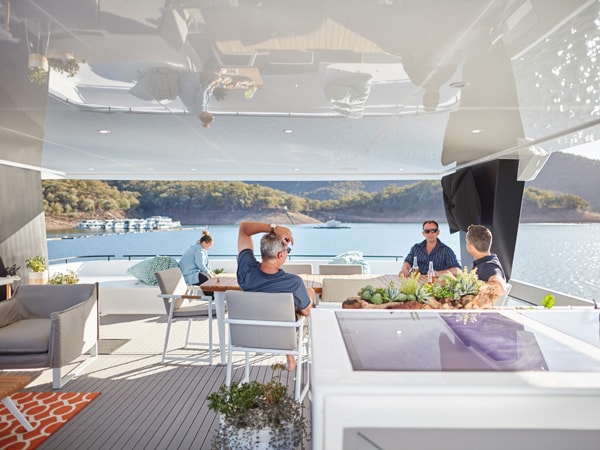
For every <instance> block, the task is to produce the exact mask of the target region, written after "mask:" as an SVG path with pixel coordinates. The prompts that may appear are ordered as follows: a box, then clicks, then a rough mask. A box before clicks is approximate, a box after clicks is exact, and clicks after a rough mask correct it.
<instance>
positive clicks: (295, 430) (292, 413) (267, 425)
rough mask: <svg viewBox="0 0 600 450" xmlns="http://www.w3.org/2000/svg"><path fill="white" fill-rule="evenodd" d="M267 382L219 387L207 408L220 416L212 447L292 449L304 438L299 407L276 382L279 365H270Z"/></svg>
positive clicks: (284, 387)
mask: <svg viewBox="0 0 600 450" xmlns="http://www.w3.org/2000/svg"><path fill="white" fill-rule="evenodd" d="M271 369H272V370H273V371H274V375H273V377H272V379H271V381H269V382H268V383H260V382H258V381H251V382H249V383H235V382H233V383H231V384H230V385H229V386H225V385H223V386H221V387H220V388H219V390H218V391H216V392H213V393H211V394H210V395H209V396H208V407H209V409H211V410H212V411H214V412H216V413H217V414H220V415H221V423H220V425H219V429H218V430H217V432H216V433H215V435H214V436H213V441H212V448H213V449H220V448H227V449H229V448H236V449H286V450H287V449H292V448H296V447H298V446H299V445H300V444H302V443H303V442H304V440H305V439H307V438H308V432H307V424H306V420H305V418H304V416H303V415H302V405H301V404H300V403H298V402H297V401H295V400H294V398H293V397H292V396H290V395H289V394H288V391H287V386H285V385H283V384H282V383H281V381H280V379H281V371H282V370H284V369H285V368H284V366H283V364H281V363H279V364H273V365H272V366H271Z"/></svg>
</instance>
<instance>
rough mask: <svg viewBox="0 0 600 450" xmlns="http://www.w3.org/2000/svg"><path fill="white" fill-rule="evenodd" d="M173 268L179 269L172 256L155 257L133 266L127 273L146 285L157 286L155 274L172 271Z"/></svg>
mask: <svg viewBox="0 0 600 450" xmlns="http://www.w3.org/2000/svg"><path fill="white" fill-rule="evenodd" d="M173 267H178V264H177V260H176V259H175V258H171V257H170V256H155V257H154V258H150V259H145V260H143V261H141V262H139V263H137V264H136V265H135V266H131V267H130V268H129V269H127V273H128V274H129V275H133V276H134V277H136V278H137V279H138V280H140V281H142V282H144V283H146V284H150V285H152V286H157V285H158V282H157V281H156V277H155V276H154V273H155V272H160V271H161V270H167V269H172V268H173Z"/></svg>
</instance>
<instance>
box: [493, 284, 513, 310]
mask: <svg viewBox="0 0 600 450" xmlns="http://www.w3.org/2000/svg"><path fill="white" fill-rule="evenodd" d="M511 289H512V284H510V283H506V292H505V293H504V294H503V295H501V296H500V297H498V298H497V299H496V301H495V302H494V306H506V304H507V303H508V295H509V294H510V290H511Z"/></svg>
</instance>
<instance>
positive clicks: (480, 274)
mask: <svg viewBox="0 0 600 450" xmlns="http://www.w3.org/2000/svg"><path fill="white" fill-rule="evenodd" d="M465 242H466V248H467V251H468V252H469V254H470V255H471V256H472V257H473V269H477V278H479V279H480V280H482V281H485V282H486V283H488V284H491V285H494V286H498V288H499V289H498V293H499V294H500V295H503V294H504V293H506V275H505V274H504V269H503V268H502V265H501V264H500V260H499V259H498V256H496V255H495V254H494V253H490V249H491V248H492V232H491V231H490V230H488V229H487V228H486V227H484V226H483V225H469V227H468V228H467V235H466V237H465Z"/></svg>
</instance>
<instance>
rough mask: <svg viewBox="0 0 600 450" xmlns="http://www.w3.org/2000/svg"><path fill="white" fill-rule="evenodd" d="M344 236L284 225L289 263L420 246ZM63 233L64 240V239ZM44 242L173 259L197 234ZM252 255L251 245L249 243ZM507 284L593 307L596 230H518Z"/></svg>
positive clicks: (55, 248)
mask: <svg viewBox="0 0 600 450" xmlns="http://www.w3.org/2000/svg"><path fill="white" fill-rule="evenodd" d="M349 225H350V226H351V228H343V229H316V228H314V226H313V225H292V226H290V228H291V229H292V231H293V233H294V239H295V245H294V249H293V251H292V253H291V257H292V260H293V257H294V255H311V256H317V255H336V254H339V253H343V252H345V251H349V250H360V251H362V252H363V254H364V255H365V256H374V255H381V256H398V257H402V256H403V255H405V254H406V253H407V252H408V250H409V249H410V247H411V246H412V245H413V244H414V243H415V242H417V241H419V240H422V237H421V236H422V235H421V233H420V230H421V224H406V223H402V224H399V223H386V224H371V223H359V224H349ZM440 228H441V230H442V232H441V233H440V239H441V240H442V241H443V242H444V243H446V244H447V245H449V246H450V247H451V248H452V249H454V251H455V252H456V254H457V256H459V258H460V245H459V233H454V234H449V232H448V226H447V224H441V225H440ZM237 230H238V227H237V226H236V225H214V226H211V227H210V232H211V234H212V236H213V238H214V240H215V244H214V246H213V247H212V249H211V251H210V255H211V256H212V257H214V258H217V257H218V256H219V255H235V254H236V252H237ZM67 233H68V234H67ZM65 235H67V236H69V237H74V239H60V238H58V239H56V237H57V236H56V235H54V236H53V235H50V234H49V235H48V238H49V239H48V256H49V259H50V260H53V259H58V258H66V257H69V256H81V255H100V254H102V255H105V254H111V255H115V256H116V257H117V258H121V257H123V255H181V254H182V253H183V252H184V251H185V250H186V248H187V247H188V246H190V245H191V244H192V243H193V242H195V241H196V240H197V239H199V237H200V235H201V228H199V227H198V228H193V227H190V228H184V229H183V230H173V231H160V232H148V233H127V234H105V235H94V234H89V233H87V234H85V233H81V232H80V231H78V230H68V231H65V232H62V233H61V234H59V235H58V236H59V237H61V236H65ZM255 248H258V241H255ZM512 278H515V279H517V280H522V281H526V282H529V283H532V284H536V285H538V286H543V287H547V288H550V289H554V290H557V291H561V292H567V293H569V294H571V295H576V296H579V297H583V298H587V299H593V298H595V299H597V300H600V224H522V225H520V227H519V235H518V238H517V248H516V252H515V259H514V264H513V272H512Z"/></svg>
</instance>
